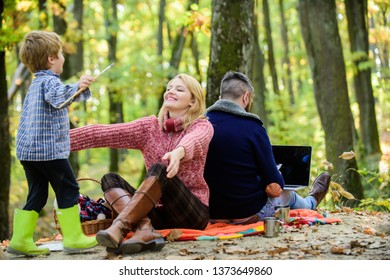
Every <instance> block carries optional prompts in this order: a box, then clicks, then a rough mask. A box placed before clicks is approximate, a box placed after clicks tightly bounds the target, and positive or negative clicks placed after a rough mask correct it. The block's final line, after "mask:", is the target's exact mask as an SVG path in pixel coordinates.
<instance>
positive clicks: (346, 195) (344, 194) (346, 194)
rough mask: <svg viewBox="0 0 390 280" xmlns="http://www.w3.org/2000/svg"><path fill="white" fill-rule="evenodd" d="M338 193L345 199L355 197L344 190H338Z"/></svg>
mask: <svg viewBox="0 0 390 280" xmlns="http://www.w3.org/2000/svg"><path fill="white" fill-rule="evenodd" d="M339 193H340V194H341V195H342V196H344V197H345V198H347V199H355V197H354V196H353V194H351V193H349V192H347V191H345V190H339Z"/></svg>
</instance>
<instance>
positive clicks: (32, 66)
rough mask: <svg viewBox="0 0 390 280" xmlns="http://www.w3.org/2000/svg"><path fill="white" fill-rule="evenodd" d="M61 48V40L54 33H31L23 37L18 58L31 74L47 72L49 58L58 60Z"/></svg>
mask: <svg viewBox="0 0 390 280" xmlns="http://www.w3.org/2000/svg"><path fill="white" fill-rule="evenodd" d="M62 46H63V43H62V40H61V38H60V36H58V34H57V33H55V32H49V31H31V32H29V33H27V34H26V35H25V36H24V39H23V43H22V45H21V47H20V50H19V57H20V60H21V61H22V62H23V64H24V65H26V67H27V69H28V70H30V71H31V72H33V73H35V72H36V71H38V70H47V69H49V65H48V59H49V56H53V57H55V58H58V53H59V52H60V51H61V50H62Z"/></svg>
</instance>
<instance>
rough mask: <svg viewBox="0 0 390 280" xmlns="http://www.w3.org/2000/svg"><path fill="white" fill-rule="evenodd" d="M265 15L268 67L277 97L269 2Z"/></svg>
mask: <svg viewBox="0 0 390 280" xmlns="http://www.w3.org/2000/svg"><path fill="white" fill-rule="evenodd" d="M263 15H264V27H265V31H266V38H267V46H268V65H269V69H270V72H271V77H272V86H273V89H274V93H275V94H276V95H280V92H279V83H278V74H277V71H276V67H275V57H274V45H273V41H272V30H271V21H270V15H269V6H268V0H263Z"/></svg>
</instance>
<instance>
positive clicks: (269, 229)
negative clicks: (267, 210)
mask: <svg viewBox="0 0 390 280" xmlns="http://www.w3.org/2000/svg"><path fill="white" fill-rule="evenodd" d="M279 228H280V222H279V221H278V219H276V218H274V217H266V218H264V236H265V237H277V236H279Z"/></svg>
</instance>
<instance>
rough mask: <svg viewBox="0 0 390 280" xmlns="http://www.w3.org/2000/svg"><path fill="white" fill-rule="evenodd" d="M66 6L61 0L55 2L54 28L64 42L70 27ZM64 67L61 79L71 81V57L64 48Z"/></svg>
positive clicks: (54, 0)
mask: <svg viewBox="0 0 390 280" xmlns="http://www.w3.org/2000/svg"><path fill="white" fill-rule="evenodd" d="M64 5H65V4H64V3H63V1H61V0H53V26H54V32H56V33H57V34H58V35H60V36H62V37H63V40H66V37H65V35H66V29H67V27H68V25H67V23H66V20H65V14H66V7H65V6H64ZM63 51H64V58H65V62H64V66H63V67H62V69H63V70H62V74H61V79H63V80H67V79H69V78H70V77H71V76H72V75H71V65H70V60H69V59H68V57H69V52H68V50H67V49H66V48H64V50H63Z"/></svg>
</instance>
